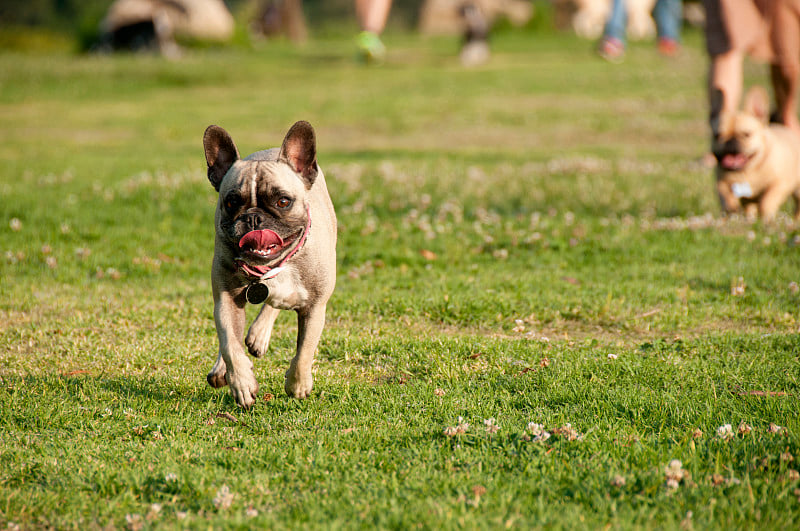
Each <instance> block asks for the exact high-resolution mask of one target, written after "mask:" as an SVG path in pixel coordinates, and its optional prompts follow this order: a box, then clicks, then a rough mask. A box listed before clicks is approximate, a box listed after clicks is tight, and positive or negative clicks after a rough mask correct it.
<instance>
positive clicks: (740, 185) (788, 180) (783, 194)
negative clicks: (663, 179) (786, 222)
mask: <svg viewBox="0 0 800 531" xmlns="http://www.w3.org/2000/svg"><path fill="white" fill-rule="evenodd" d="M722 98H723V94H722V92H721V91H719V90H717V91H715V92H714V93H713V94H712V107H718V108H721V107H722ZM717 119H718V122H717V123H713V124H711V127H712V130H713V131H715V132H714V133H713V139H712V151H713V153H714V157H715V158H716V159H717V171H716V176H717V192H718V193H719V198H720V203H721V205H722V210H723V211H724V212H725V213H733V212H737V211H739V210H740V209H742V208H744V212H745V215H746V216H747V217H748V219H751V220H752V219H755V217H756V214H758V215H760V216H761V218H762V219H763V220H765V221H769V220H771V219H772V218H774V217H775V214H776V213H777V212H778V210H779V209H780V207H781V205H783V203H784V202H785V201H786V200H787V199H788V198H789V196H794V200H795V209H794V218H795V220H797V219H800V149H798V148H800V145H799V144H798V138H797V136H796V135H795V134H794V133H793V132H792V131H791V130H790V129H789V128H787V127H785V126H783V125H778V124H769V97H768V95H767V92H766V90H765V89H764V88H762V87H754V88H752V89H750V91H749V92H748V93H747V95H746V96H745V102H744V106H743V109H742V111H740V112H736V113H726V112H721V113H719V115H718V118H717Z"/></svg>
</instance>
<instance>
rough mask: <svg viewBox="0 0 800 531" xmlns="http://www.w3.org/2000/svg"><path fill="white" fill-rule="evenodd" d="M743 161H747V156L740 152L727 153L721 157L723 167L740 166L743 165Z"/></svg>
mask: <svg viewBox="0 0 800 531" xmlns="http://www.w3.org/2000/svg"><path fill="white" fill-rule="evenodd" d="M745 162H747V157H745V156H744V155H742V154H741V153H737V154H735V155H733V154H729V155H725V156H724V157H722V167H723V168H741V167H742V166H744V164H745Z"/></svg>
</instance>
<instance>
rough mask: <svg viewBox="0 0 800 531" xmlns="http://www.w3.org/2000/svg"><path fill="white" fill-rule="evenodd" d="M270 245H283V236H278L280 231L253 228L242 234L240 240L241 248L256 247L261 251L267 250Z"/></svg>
mask: <svg viewBox="0 0 800 531" xmlns="http://www.w3.org/2000/svg"><path fill="white" fill-rule="evenodd" d="M270 245H277V246H279V247H283V245H284V244H283V238H281V237H280V236H278V233H277V232H275V231H271V230H269V229H264V230H252V231H250V232H248V233H247V234H245V235H244V236H242V239H241V240H239V248H245V247H246V248H248V249H256V250H259V251H266V250H267V249H268V248H269V247H270Z"/></svg>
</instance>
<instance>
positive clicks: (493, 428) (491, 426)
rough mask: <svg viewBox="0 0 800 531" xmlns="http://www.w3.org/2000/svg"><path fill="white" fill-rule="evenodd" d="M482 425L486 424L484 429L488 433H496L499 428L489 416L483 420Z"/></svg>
mask: <svg viewBox="0 0 800 531" xmlns="http://www.w3.org/2000/svg"><path fill="white" fill-rule="evenodd" d="M483 424H484V426H486V431H487V432H488V433H497V432H498V431H499V430H500V425H499V424H497V423H496V421H495V420H494V417H489V418H488V419H485V420H484V421H483Z"/></svg>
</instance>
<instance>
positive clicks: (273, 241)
mask: <svg viewBox="0 0 800 531" xmlns="http://www.w3.org/2000/svg"><path fill="white" fill-rule="evenodd" d="M302 234H303V231H302V230H301V231H299V232H297V233H296V234H293V235H291V236H289V237H288V238H286V239H285V240H284V239H283V238H281V236H280V235H279V234H278V233H277V232H275V231H273V230H270V229H259V230H252V231H250V232H248V233H247V234H245V235H244V236H242V237H241V239H240V240H239V248H240V249H241V251H242V255H241V258H240V259H238V260H237V261H238V262H239V266H240V267H241V268H242V269H243V270H244V271H245V272H247V274H249V275H251V276H261V275H263V274H264V273H266V272H267V271H269V269H270V265H271V264H273V263H275V262H277V261H278V260H279V259H280V258H281V257H282V256H283V255H284V254H286V252H289V250H290V249H291V248H292V245H293V244H294V243H296V242H297V241H298V238H300V236H301V235H302Z"/></svg>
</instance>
